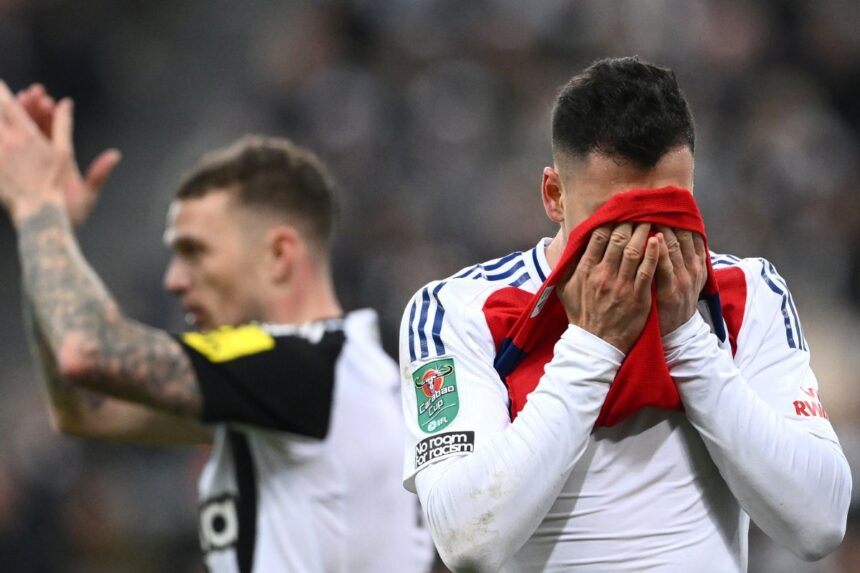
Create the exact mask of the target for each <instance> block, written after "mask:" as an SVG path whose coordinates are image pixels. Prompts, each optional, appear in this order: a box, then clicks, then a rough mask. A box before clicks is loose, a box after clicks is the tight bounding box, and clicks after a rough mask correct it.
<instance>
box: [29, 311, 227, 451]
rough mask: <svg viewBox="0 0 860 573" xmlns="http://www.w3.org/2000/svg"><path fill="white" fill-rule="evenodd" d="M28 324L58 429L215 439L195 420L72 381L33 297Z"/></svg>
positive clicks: (177, 440)
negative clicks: (65, 374)
mask: <svg viewBox="0 0 860 573" xmlns="http://www.w3.org/2000/svg"><path fill="white" fill-rule="evenodd" d="M24 324H25V328H26V329H27V333H28V338H29V342H30V349H31V352H32V354H33V357H34V358H35V360H36V363H37V364H38V366H39V369H40V370H41V375H42V385H43V387H44V389H45V393H46V394H47V399H48V408H49V411H50V414H51V423H52V425H53V427H54V429H55V430H57V431H58V432H62V433H64V434H69V435H73V436H80V437H85V438H96V439H105V440H116V441H120V442H127V443H136V444H142V445H160V446H162V445H163V446H166V445H177V444H200V443H208V442H210V441H211V437H212V436H211V432H210V431H209V430H208V429H206V428H205V427H204V426H203V425H202V424H199V423H197V422H196V421H193V420H188V419H184V418H180V417H178V416H173V415H170V414H165V413H162V412H158V411H156V410H153V409H152V408H148V407H146V406H141V405H139V404H134V403H131V402H126V401H123V400H117V399H114V398H109V397H107V396H105V395H103V394H98V393H95V392H91V391H88V390H86V389H83V388H79V387H76V386H75V385H73V384H71V383H70V382H68V381H67V380H65V379H64V378H63V377H62V376H61V375H60V372H59V368H58V366H57V361H56V360H55V358H54V355H53V352H52V350H51V347H50V345H49V344H48V341H47V340H46V338H45V335H44V333H43V332H42V330H41V328H40V327H39V325H38V324H37V323H36V321H35V317H34V315H33V308H32V305H31V304H30V302H29V301H26V302H25V304H24Z"/></svg>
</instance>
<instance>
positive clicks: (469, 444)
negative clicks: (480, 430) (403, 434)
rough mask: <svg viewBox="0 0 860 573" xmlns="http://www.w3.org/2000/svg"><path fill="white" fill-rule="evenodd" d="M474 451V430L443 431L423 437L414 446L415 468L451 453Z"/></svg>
mask: <svg viewBox="0 0 860 573" xmlns="http://www.w3.org/2000/svg"><path fill="white" fill-rule="evenodd" d="M474 451H475V432H445V433H444V434H439V435H438V436H432V437H430V438H425V439H423V440H421V441H420V442H418V444H417V445H416V446H415V469H418V468H420V467H421V466H423V465H424V464H428V463H430V462H432V461H434V460H437V459H439V458H443V457H445V456H450V455H452V454H470V453H472V452H474Z"/></svg>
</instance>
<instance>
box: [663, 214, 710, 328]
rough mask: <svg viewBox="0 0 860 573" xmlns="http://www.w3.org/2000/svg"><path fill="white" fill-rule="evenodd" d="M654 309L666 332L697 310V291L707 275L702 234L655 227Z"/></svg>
mask: <svg viewBox="0 0 860 573" xmlns="http://www.w3.org/2000/svg"><path fill="white" fill-rule="evenodd" d="M658 231H659V232H658V234H657V237H658V239H659V241H660V258H659V261H658V263H657V310H658V311H659V312H658V314H659V316H660V332H661V333H662V334H663V335H664V336H665V335H666V334H669V333H670V332H672V331H673V330H675V329H677V328H678V327H680V326H681V325H682V324H684V323H685V322H687V321H688V320H689V319H690V317H691V316H693V313H694V312H696V305H697V303H698V301H699V293H701V292H702V288H704V286H705V280H707V278H708V266H707V259H706V257H707V256H708V253H707V251H706V250H705V241H704V240H703V239H702V237H701V235H699V234H697V233H692V232H690V231H684V230H680V229H674V230H673V229H670V228H668V227H658Z"/></svg>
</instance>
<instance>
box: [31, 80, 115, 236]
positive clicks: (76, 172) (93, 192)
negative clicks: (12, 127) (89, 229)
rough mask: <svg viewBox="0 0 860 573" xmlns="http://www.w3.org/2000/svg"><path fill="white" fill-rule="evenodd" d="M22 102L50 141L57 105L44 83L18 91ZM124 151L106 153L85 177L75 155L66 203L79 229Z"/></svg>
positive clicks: (64, 184)
mask: <svg viewBox="0 0 860 573" xmlns="http://www.w3.org/2000/svg"><path fill="white" fill-rule="evenodd" d="M18 101H19V102H20V103H21V105H22V106H23V108H24V110H25V111H26V112H27V114H28V115H29V116H30V118H31V119H32V120H33V122H35V124H36V125H37V126H38V127H39V130H40V131H41V132H42V134H43V135H45V137H48V138H50V137H51V133H52V132H53V128H54V118H55V116H56V113H57V103H56V102H55V101H54V98H52V97H51V96H50V95H49V94H48V93H47V92H46V91H45V88H44V87H43V86H42V85H41V84H33V85H31V86H30V87H29V88H27V89H26V90H22V91H20V92H18ZM121 157H122V156H121V155H120V152H119V151H117V150H116V149H107V150H105V151H102V152H101V153H100V154H99V155H98V156H97V157H96V158H95V159H94V160H93V161H92V163H90V165H89V167H88V168H87V171H86V175H83V176H82V175H81V171H80V169H79V168H78V165H77V162H76V161H75V158H74V155H73V156H72V158H71V159H72V165H71V168H70V169H69V170H68V172H67V176H66V178H65V180H64V181H62V182H61V184H62V188H63V193H64V196H65V200H66V208H67V209H68V213H69V219H70V220H71V222H72V225H74V226H75V227H79V226H80V225H81V224H83V222H84V221H85V220H86V219H87V217H88V216H89V214H90V213H91V212H92V210H93V207H95V204H96V200H97V199H98V196H99V193H100V192H101V190H102V187H103V186H104V184H105V181H107V179H108V177H109V176H110V174H111V172H112V171H113V169H114V167H116V166H117V164H118V163H119V162H120V159H121Z"/></svg>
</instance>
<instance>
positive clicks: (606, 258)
mask: <svg viewBox="0 0 860 573" xmlns="http://www.w3.org/2000/svg"><path fill="white" fill-rule="evenodd" d="M632 235H633V225H632V224H631V223H621V224H620V225H617V226H616V227H615V228H614V229H613V230H612V234H611V235H610V236H609V244H608V245H606V253H604V255H603V262H604V263H606V264H608V265H609V266H610V267H611V268H613V269H617V268H618V266H619V265H620V264H621V257H622V256H623V255H624V248H625V247H626V246H627V243H629V242H630V239H631V238H632Z"/></svg>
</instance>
